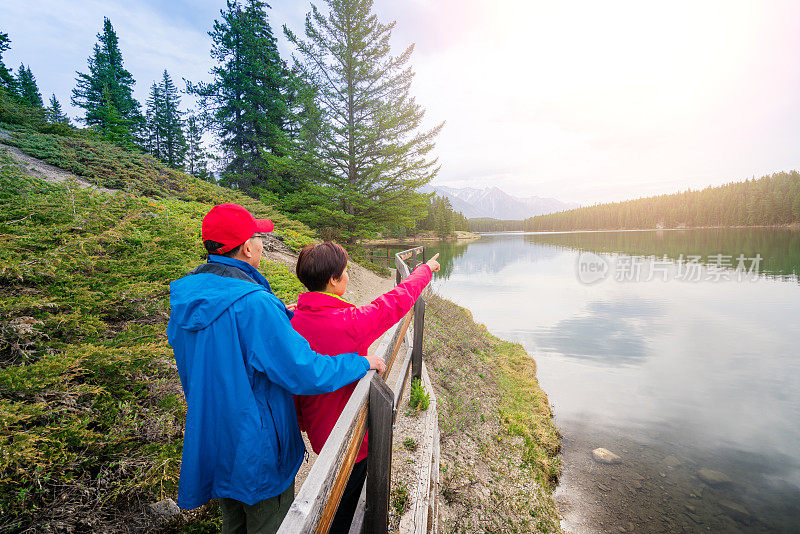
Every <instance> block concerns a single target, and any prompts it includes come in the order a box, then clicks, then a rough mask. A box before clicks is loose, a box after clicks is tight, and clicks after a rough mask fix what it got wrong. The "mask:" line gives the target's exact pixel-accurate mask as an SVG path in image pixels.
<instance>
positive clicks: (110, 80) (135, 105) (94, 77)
mask: <svg viewBox="0 0 800 534" xmlns="http://www.w3.org/2000/svg"><path fill="white" fill-rule="evenodd" d="M97 39H98V43H97V44H95V46H94V52H93V54H92V57H90V58H89V60H88V66H89V72H88V74H83V73H80V72H79V73H77V74H78V76H77V78H76V80H75V81H76V83H77V87H76V88H75V89H73V90H72V103H73V104H74V105H76V106H78V107H81V108H83V109H85V110H86V116H85V117H84V118H83V119H82V120H83V122H84V123H86V124H87V125H88V126H92V127H94V128H96V129H97V130H98V131H99V132H101V134H103V135H104V136H105V137H107V138H109V139H111V138H114V139H118V141H117V142H118V143H120V144H123V145H131V144H134V143H135V142H136V141H137V138H136V134H137V132H138V130H139V129H140V128H141V127H142V125H143V122H144V119H143V117H142V115H141V112H140V111H139V107H140V106H139V102H137V101H136V99H135V98H133V85H134V84H135V83H136V82H135V81H134V79H133V76H131V73H130V72H128V71H127V70H125V68H124V67H123V65H122V52H121V51H120V49H119V39H118V38H117V34H116V32H114V28H113V27H112V26H111V21H110V20H108V19H107V18H104V19H103V31H102V33H98V34H97ZM109 108H113V112H112V111H111V109H109Z"/></svg>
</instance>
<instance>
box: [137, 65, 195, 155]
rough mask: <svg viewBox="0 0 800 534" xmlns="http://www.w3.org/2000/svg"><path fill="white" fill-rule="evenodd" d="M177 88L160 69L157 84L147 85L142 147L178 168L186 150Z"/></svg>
mask: <svg viewBox="0 0 800 534" xmlns="http://www.w3.org/2000/svg"><path fill="white" fill-rule="evenodd" d="M180 102H181V99H180V96H178V89H177V87H175V84H174V83H172V78H171V77H170V75H169V73H168V72H167V71H166V69H165V70H164V75H163V77H162V79H161V83H158V84H156V83H155V82H153V85H152V86H150V96H149V98H148V99H147V111H146V115H145V133H146V135H145V148H146V149H147V152H148V153H149V154H151V155H153V156H154V157H156V158H158V159H160V160H161V161H163V162H164V163H166V164H167V165H168V166H170V167H172V168H175V169H180V168H182V167H183V159H184V155H185V153H186V139H185V138H184V136H183V119H182V115H183V113H181V111H180V109H179V106H180Z"/></svg>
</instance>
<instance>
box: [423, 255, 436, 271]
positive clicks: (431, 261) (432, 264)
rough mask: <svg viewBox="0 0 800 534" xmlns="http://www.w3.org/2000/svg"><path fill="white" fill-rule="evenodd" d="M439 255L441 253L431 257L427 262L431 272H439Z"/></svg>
mask: <svg viewBox="0 0 800 534" xmlns="http://www.w3.org/2000/svg"><path fill="white" fill-rule="evenodd" d="M438 257H439V253H438V252H437V253H436V254H434V255H433V257H432V258H431V259H429V260H428V261H427V262H425V264H426V265H427V266H428V267H430V268H431V272H433V273H438V272H439V262H438V261H436V258H438Z"/></svg>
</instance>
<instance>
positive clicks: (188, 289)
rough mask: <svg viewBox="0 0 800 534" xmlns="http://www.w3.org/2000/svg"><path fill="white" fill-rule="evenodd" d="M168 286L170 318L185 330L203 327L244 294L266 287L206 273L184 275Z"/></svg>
mask: <svg viewBox="0 0 800 534" xmlns="http://www.w3.org/2000/svg"><path fill="white" fill-rule="evenodd" d="M169 288H170V298H169V303H170V306H171V307H172V313H171V315H170V321H171V322H174V324H175V326H177V327H179V328H181V329H183V330H189V331H196V330H202V329H203V328H206V327H207V326H208V325H210V324H211V323H212V322H214V321H215V320H216V319H217V318H218V317H219V316H220V315H222V314H223V313H224V312H225V310H227V309H228V308H229V307H230V306H231V305H232V304H233V303H234V302H236V301H237V300H239V299H241V298H242V297H244V296H245V295H249V294H250V293H253V292H255V291H268V290H267V289H266V288H265V287H263V286H261V285H259V284H256V283H254V282H248V281H245V280H239V279H236V278H227V277H222V276H217V275H216V274H209V273H199V274H191V275H186V276H184V277H183V278H180V279H178V280H175V281H174V282H172V283H171V284H170V285H169Z"/></svg>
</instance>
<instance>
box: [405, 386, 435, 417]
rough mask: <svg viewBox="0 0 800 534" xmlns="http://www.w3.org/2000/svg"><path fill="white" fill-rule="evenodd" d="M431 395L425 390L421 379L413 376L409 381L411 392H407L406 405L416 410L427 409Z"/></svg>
mask: <svg viewBox="0 0 800 534" xmlns="http://www.w3.org/2000/svg"><path fill="white" fill-rule="evenodd" d="M430 403H431V397H430V395H428V392H427V391H425V387H424V386H423V385H422V381H421V380H420V379H419V378H415V379H414V380H412V381H411V392H410V393H409V399H408V405H409V406H411V408H412V409H413V410H415V411H416V412H421V411H424V410H427V409H428V406H430Z"/></svg>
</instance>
